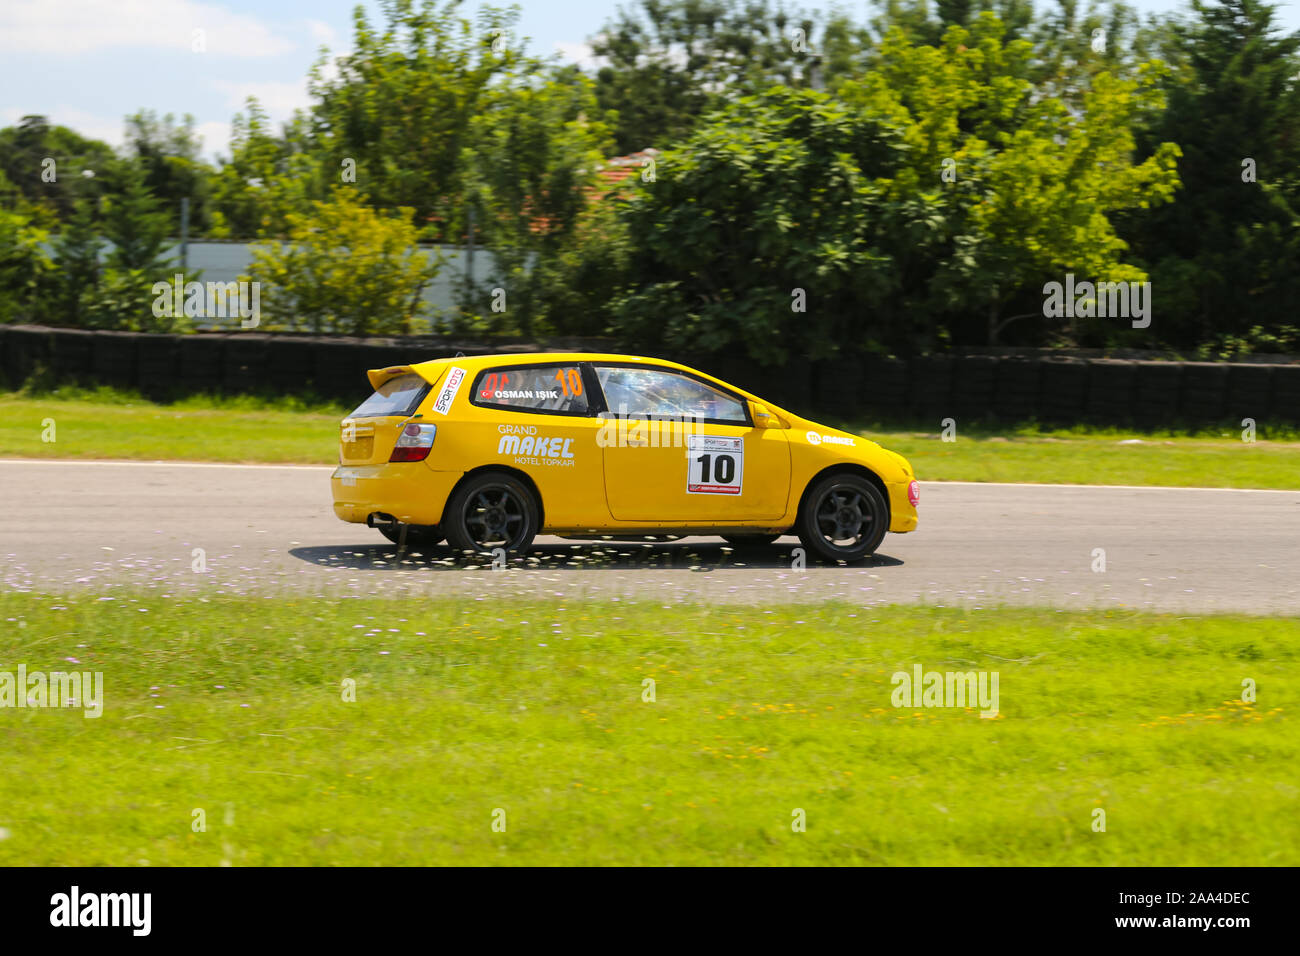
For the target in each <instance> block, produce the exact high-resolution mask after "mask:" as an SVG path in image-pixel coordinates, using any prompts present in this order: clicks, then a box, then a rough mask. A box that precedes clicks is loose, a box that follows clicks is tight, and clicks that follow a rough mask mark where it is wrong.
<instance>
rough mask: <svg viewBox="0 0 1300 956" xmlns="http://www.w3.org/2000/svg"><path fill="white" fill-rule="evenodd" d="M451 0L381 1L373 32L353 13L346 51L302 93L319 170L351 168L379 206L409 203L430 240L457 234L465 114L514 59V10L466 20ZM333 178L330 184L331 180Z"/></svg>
mask: <svg viewBox="0 0 1300 956" xmlns="http://www.w3.org/2000/svg"><path fill="white" fill-rule="evenodd" d="M460 2H461V0H445V2H441V3H440V2H438V0H421V2H420V3H419V4H418V5H417V4H416V3H415V2H414V0H382V2H381V3H380V8H381V9H382V11H383V14H384V21H385V22H384V25H383V26H382V28H379V29H375V28H373V27H372V26H371V25H370V22H369V20H368V19H367V17H366V15H365V13H364V12H363V10H362V9H361V7H357V8H356V11H355V12H354V14H353V24H354V36H353V50H352V52H351V53H349V54H348V55H346V56H340V57H336V58H335V59H334V61H333V67H334V69H333V70H332V71H330V70H327V69H326V66H327V60H326V59H324V58H322V60H321V62H319V63H317V64H316V66H315V67H314V68H313V70H312V73H311V80H310V84H309V89H310V91H311V93H312V95H313V96H314V97H315V98H316V99H317V101H318V102H317V103H316V104H315V105H314V107H313V109H312V112H311V119H310V122H311V130H310V133H311V136H312V140H313V143H314V144H315V148H316V149H317V150H318V152H319V158H320V159H321V161H322V162H323V163H324V166H325V168H327V169H329V170H344V169H346V168H348V166H349V165H350V166H351V167H352V168H353V169H354V170H355V183H356V185H357V187H358V188H360V189H363V190H364V191H365V193H366V194H367V195H368V196H369V197H370V198H371V200H372V201H373V202H374V203H375V204H376V205H377V206H379V207H381V208H396V207H398V206H403V207H409V208H410V209H412V210H413V216H414V219H415V222H417V223H419V224H420V225H421V227H422V228H423V227H425V226H426V225H427V227H428V229H429V231H430V232H431V233H432V234H434V235H437V236H438V237H440V238H446V239H451V240H455V239H457V238H459V237H460V236H462V235H463V234H464V225H465V208H464V201H463V197H464V188H463V174H464V160H463V152H464V150H465V149H466V148H467V147H468V145H469V137H470V127H471V125H472V123H473V121H474V117H475V116H477V115H478V113H479V112H480V110H481V109H482V108H483V105H484V102H485V100H487V99H489V98H490V96H491V95H492V91H491V87H492V84H493V83H494V82H495V81H496V79H497V78H498V77H499V76H501V75H502V74H504V73H507V72H508V71H510V70H511V69H512V68H513V67H514V66H515V65H516V63H517V62H518V61H519V60H520V59H521V57H522V49H521V47H520V46H519V44H518V42H517V41H515V40H513V39H512V37H511V29H512V27H513V26H514V24H515V22H516V20H517V19H518V11H517V10H512V11H509V12H506V11H501V10H497V9H495V8H492V7H484V8H482V9H481V10H480V12H479V14H478V17H477V20H476V21H475V22H472V23H471V22H470V21H469V20H467V19H464V18H462V17H460V16H459V15H458V14H457V12H456V11H457V8H458V7H459V6H460ZM332 175H334V176H335V178H334V180H333V181H334V182H340V181H341V180H340V179H339V178H338V174H332Z"/></svg>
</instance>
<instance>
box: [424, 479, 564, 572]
mask: <svg viewBox="0 0 1300 956" xmlns="http://www.w3.org/2000/svg"><path fill="white" fill-rule="evenodd" d="M539 512H540V509H539V508H538V505H537V501H536V500H535V499H534V498H533V494H532V492H531V491H530V490H529V489H528V488H527V487H526V486H525V485H524V483H523V482H521V481H520V480H519V479H518V478H515V477H513V476H511V475H507V474H505V473H503V472H484V473H483V474H480V475H475V476H474V477H473V478H470V479H469V480H468V481H466V482H465V483H464V484H462V485H461V486H460V487H459V488H457V489H456V490H455V492H453V493H452V496H451V498H450V499H448V501H447V508H446V513H445V514H443V516H442V529H443V531H444V532H445V533H446V535H447V542H448V543H449V544H450V545H451V546H452V547H453V548H457V549H459V550H461V551H494V550H495V549H497V548H504V549H505V550H506V551H516V552H518V551H527V550H528V548H529V546H530V545H532V543H533V538H534V537H535V536H536V535H537V529H538V525H539V523H540V518H539Z"/></svg>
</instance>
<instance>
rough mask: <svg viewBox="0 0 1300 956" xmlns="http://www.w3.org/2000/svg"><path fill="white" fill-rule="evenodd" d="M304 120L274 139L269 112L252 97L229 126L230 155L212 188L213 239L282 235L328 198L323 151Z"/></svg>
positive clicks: (299, 120)
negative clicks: (294, 217) (292, 219)
mask: <svg viewBox="0 0 1300 956" xmlns="http://www.w3.org/2000/svg"><path fill="white" fill-rule="evenodd" d="M307 127H308V121H307V120H306V119H305V118H303V117H295V119H294V120H293V121H292V122H290V123H289V124H287V125H286V126H285V128H284V131H283V134H282V135H276V134H275V133H274V132H273V131H272V129H271V124H270V121H269V120H268V119H267V115H266V111H265V110H264V109H263V108H262V106H261V104H260V103H259V102H258V101H257V99H256V98H254V97H249V98H248V100H247V101H246V103H245V106H244V112H242V113H237V114H236V115H235V118H234V120H233V122H232V123H231V142H230V148H231V156H230V158H229V159H228V160H223V161H222V163H221V166H220V169H219V170H218V172H217V173H216V175H215V177H214V179H213V184H212V215H211V227H210V230H209V233H210V235H212V236H213V237H214V238H218V239H253V238H258V237H269V236H284V235H286V234H287V232H288V228H289V224H288V216H289V214H290V213H303V212H306V211H307V210H308V209H309V208H310V206H311V203H312V202H313V201H315V200H321V199H324V198H326V197H327V196H328V195H329V189H330V183H329V182H327V181H326V176H325V172H324V167H323V165H322V161H321V158H320V154H319V150H317V149H316V147H315V146H313V144H312V143H311V140H310V136H309V134H308V132H307Z"/></svg>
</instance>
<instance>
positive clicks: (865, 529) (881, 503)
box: [798, 472, 889, 561]
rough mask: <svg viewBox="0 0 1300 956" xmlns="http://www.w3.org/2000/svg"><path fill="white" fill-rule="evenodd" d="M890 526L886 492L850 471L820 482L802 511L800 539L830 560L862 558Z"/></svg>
mask: <svg viewBox="0 0 1300 956" xmlns="http://www.w3.org/2000/svg"><path fill="white" fill-rule="evenodd" d="M888 530H889V506H888V505H887V504H885V498H884V495H882V494H881V493H880V489H878V488H877V487H876V486H875V485H874V484H872V483H871V482H870V481H868V480H867V479H866V478H863V477H862V476H861V475H855V474H852V473H850V472H842V473H840V474H833V475H828V476H826V477H825V478H823V479H822V480H821V481H819V482H817V484H816V485H814V486H813V488H812V489H811V490H810V491H809V492H808V495H807V497H805V498H804V502H803V507H802V508H801V509H800V512H799V522H798V531H799V540H800V541H802V542H803V545H804V547H805V548H807V549H808V550H809V551H811V552H812V553H813V554H814V555H816V556H817V557H819V558H823V559H825V560H827V561H858V560H860V559H862V558H865V557H866V556H867V555H869V554H873V553H874V552H875V550H876V548H878V547H880V542H881V541H883V540H884V538H885V532H886V531H888Z"/></svg>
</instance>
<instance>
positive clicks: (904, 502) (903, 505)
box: [885, 477, 919, 534]
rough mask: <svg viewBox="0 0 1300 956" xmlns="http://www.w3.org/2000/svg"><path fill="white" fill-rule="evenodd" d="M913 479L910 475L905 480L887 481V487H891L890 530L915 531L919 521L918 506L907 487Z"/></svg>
mask: <svg viewBox="0 0 1300 956" xmlns="http://www.w3.org/2000/svg"><path fill="white" fill-rule="evenodd" d="M912 480H913V479H911V478H910V477H909V478H907V479H906V480H905V481H888V482H885V487H886V488H887V489H889V530H890V531H892V532H894V533H895V534H902V533H904V532H907V531H915V530H916V525H917V523H918V521H919V518H918V516H917V513H916V506H915V505H914V504H912V502H911V499H910V498H908V496H907V488H908V485H910V484H911V483H912Z"/></svg>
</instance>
